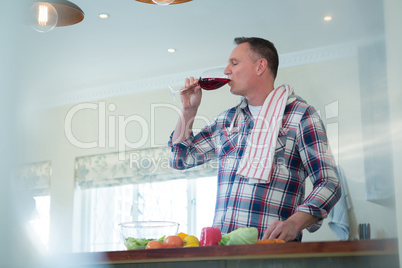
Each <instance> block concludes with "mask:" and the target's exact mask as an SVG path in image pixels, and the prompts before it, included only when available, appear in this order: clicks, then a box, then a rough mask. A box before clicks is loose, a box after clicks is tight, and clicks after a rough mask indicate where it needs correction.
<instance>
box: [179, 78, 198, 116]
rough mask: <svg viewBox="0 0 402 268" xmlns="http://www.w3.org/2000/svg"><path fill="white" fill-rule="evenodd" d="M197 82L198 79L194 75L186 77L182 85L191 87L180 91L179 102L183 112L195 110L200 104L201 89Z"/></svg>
mask: <svg viewBox="0 0 402 268" xmlns="http://www.w3.org/2000/svg"><path fill="white" fill-rule="evenodd" d="M197 84H198V79H194V77H189V78H186V80H185V83H184V87H192V86H193V87H192V88H189V89H187V90H185V91H182V92H181V93H180V99H181V103H182V105H183V112H185V111H187V110H188V111H197V109H198V107H199V106H200V104H201V96H202V91H201V87H200V86H199V85H197Z"/></svg>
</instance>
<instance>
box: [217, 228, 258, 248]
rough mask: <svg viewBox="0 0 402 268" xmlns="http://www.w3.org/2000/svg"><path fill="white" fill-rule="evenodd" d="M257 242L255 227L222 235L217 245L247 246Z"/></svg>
mask: <svg viewBox="0 0 402 268" xmlns="http://www.w3.org/2000/svg"><path fill="white" fill-rule="evenodd" d="M257 241H258V229H257V228H255V227H245V228H239V229H236V230H234V231H232V232H230V233H228V234H225V235H223V236H222V239H221V241H220V242H219V245H227V246H228V245H247V244H256V243H257Z"/></svg>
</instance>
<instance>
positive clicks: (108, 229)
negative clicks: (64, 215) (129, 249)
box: [75, 177, 216, 252]
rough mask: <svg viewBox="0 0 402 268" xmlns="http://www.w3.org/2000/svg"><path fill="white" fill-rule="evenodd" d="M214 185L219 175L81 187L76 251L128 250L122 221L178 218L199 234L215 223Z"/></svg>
mask: <svg viewBox="0 0 402 268" xmlns="http://www.w3.org/2000/svg"><path fill="white" fill-rule="evenodd" d="M214 189H216V177H203V178H198V179H190V180H188V179H178V180H169V181H163V182H149V183H143V184H131V185H121V186H120V185H117V186H111V187H101V188H92V189H85V190H79V191H77V194H78V195H79V196H80V197H79V199H80V200H81V202H80V205H79V207H81V210H82V213H81V215H82V218H81V223H80V224H79V225H80V229H81V237H80V239H79V240H80V241H81V242H80V243H79V245H78V246H77V247H76V249H75V251H90V252H92V251H113V250H124V249H125V248H124V245H123V243H122V241H121V238H120V232H119V229H118V224H119V223H122V222H129V221H143V220H156V221H158V220H165V221H176V222H179V223H180V227H179V231H180V232H185V233H189V234H194V235H196V236H198V237H199V235H200V233H201V228H202V227H206V226H211V225H212V221H213V215H214V209H215V197H216V190H214ZM77 205H78V204H77ZM76 207H78V206H76ZM167 235H169V234H167Z"/></svg>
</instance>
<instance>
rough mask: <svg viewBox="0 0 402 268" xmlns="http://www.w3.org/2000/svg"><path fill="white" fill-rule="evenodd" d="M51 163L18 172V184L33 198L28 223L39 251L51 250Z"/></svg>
mask: <svg viewBox="0 0 402 268" xmlns="http://www.w3.org/2000/svg"><path fill="white" fill-rule="evenodd" d="M51 171H52V165H51V162H50V161H42V162H35V163H28V164H25V165H23V166H21V167H19V169H18V170H16V177H17V178H18V179H17V180H16V183H17V184H18V185H19V187H21V189H22V190H23V191H27V193H29V194H30V195H31V196H32V197H33V203H34V204H33V206H32V214H31V215H29V216H30V218H29V219H30V220H29V223H28V226H27V227H26V228H28V234H29V235H30V237H31V239H32V243H34V244H36V246H37V248H38V250H42V251H43V252H46V251H48V250H49V225H50V195H49V193H50V179H51Z"/></svg>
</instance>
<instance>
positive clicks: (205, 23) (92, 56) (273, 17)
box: [20, 0, 383, 98]
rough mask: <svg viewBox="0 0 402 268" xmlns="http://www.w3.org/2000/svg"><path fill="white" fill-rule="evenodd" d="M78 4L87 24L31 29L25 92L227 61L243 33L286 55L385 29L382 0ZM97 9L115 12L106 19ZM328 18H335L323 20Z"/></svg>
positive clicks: (82, 0)
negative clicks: (263, 40) (268, 42)
mask: <svg viewBox="0 0 402 268" xmlns="http://www.w3.org/2000/svg"><path fill="white" fill-rule="evenodd" d="M72 2H74V3H75V4H76V5H78V6H79V7H80V8H81V9H82V10H83V11H84V12H85V19H84V20H83V21H82V22H81V23H79V24H76V25H73V26H67V27H58V28H55V29H53V30H52V31H50V32H48V33H39V32H36V31H34V30H33V29H31V28H30V27H26V30H25V31H26V34H25V35H24V38H25V40H22V41H23V44H24V46H23V49H22V50H21V54H22V56H23V57H22V59H23V62H22V64H21V69H20V70H21V72H23V73H24V77H26V79H24V80H22V81H21V85H22V87H23V88H24V89H25V90H24V92H26V96H27V97H33V96H35V97H39V98H42V97H48V96H58V95H63V94H68V93H71V92H80V91H84V90H88V89H91V88H99V87H104V86H107V85H116V84H120V83H130V82H133V81H141V80H144V79H152V78H157V77H162V76H168V75H173V74H175V73H182V72H186V71H190V72H191V70H199V69H204V68H208V67H212V66H219V65H225V64H226V62H227V58H228V56H229V54H230V52H231V50H232V49H233V48H234V44H233V38H234V37H237V36H258V37H263V38H266V39H269V40H271V41H272V42H274V43H275V45H276V47H277V49H278V52H279V54H281V55H282V54H287V53H291V52H296V51H303V50H307V49H312V48H319V47H323V46H328V45H334V44H341V43H344V42H348V41H352V40H358V39H364V38H367V37H368V36H378V35H382V34H383V11H382V1H379V0H364V1H363V0H336V1H334V0H303V1H301V0H280V1H279V0H276V1H275V0H242V1H241V0H193V1H191V2H187V3H184V4H178V5H170V6H157V5H151V4H145V3H141V2H138V1H135V0H72ZM99 13H108V14H109V15H110V17H109V18H108V19H100V18H99V17H98V15H99ZM326 15H331V16H333V20H332V21H330V22H324V21H323V17H324V16H326ZM168 48H175V49H176V50H177V52H176V53H173V54H171V53H168V52H167V49H168Z"/></svg>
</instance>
